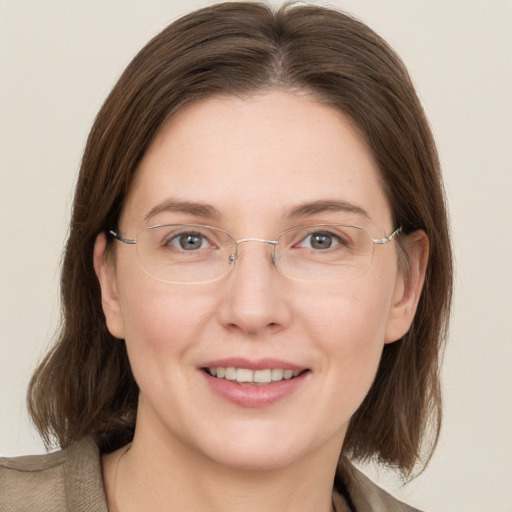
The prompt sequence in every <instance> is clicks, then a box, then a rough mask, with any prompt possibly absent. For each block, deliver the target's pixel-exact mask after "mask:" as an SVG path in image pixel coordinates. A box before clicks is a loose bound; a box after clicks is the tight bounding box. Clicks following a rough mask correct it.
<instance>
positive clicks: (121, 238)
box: [109, 229, 137, 245]
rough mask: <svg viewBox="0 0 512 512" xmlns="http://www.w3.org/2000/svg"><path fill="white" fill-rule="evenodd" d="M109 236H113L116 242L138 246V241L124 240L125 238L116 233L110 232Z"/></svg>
mask: <svg viewBox="0 0 512 512" xmlns="http://www.w3.org/2000/svg"><path fill="white" fill-rule="evenodd" d="M109 234H111V235H112V236H113V237H114V238H115V239H116V240H118V241H119V242H122V243H123V244H132V245H133V244H136V243H137V240H134V239H133V238H124V237H123V236H121V235H119V234H118V233H116V232H115V231H112V230H111V229H110V230H109Z"/></svg>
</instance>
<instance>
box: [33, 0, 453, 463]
mask: <svg viewBox="0 0 512 512" xmlns="http://www.w3.org/2000/svg"><path fill="white" fill-rule="evenodd" d="M269 88H286V89H288V90H290V89H292V90H303V91H309V92H312V93H313V94H314V95H315V96H316V97H317V98H318V99H319V101H322V102H324V103H327V104H329V105H331V106H333V107H334V108H337V109H339V110H340V111H342V112H344V113H345V114H346V115H348V116H350V117H351V118H352V120H353V121H354V122H355V123H356V125H357V126H358V127H359V129H360V131H361V133H362V134H363V136H364V137H365V138H366V140H367V143H368V144H369V147H370V148H371V150H372V151H373V153H374V155H375V158H376V160H377V162H378V165H379V167H380V171H381V176H382V181H383V184H384V187H385V190H386V193H387V195H388V199H389V203H390V205H391V209H392V213H393V216H394V221H395V223H396V225H397V226H402V227H403V231H404V232H405V233H411V232H413V231H416V230H419V229H422V230H424V231H425V232H426V234H427V236H428V238H429V242H430V254H429V264H428V268H427V275H426V282H425V286H424V290H423V293H422V295H421V299H420V303H419V306H418V311H417V314H416V316H415V319H414V321H413V324H412V326H411V328H410V330H409V332H408V334H406V335H405V336H404V337H403V338H402V339H401V340H400V341H398V342H396V343H391V344H388V345H386V346H385V348H384V352H383V355H382V360H381V363H380V367H379V370H378V374H377V377H376V379H375V382H374V384H373V387H372V388H371V390H370V392H369V394H368V395H367V397H366V398H365V400H364V402H363V403H362V405H361V406H360V408H359V409H358V411H357V412H356V413H355V415H354V416H353V418H352V420H351V424H350V427H349V430H348V433H347V436H346V440H345V443H344V446H343V454H344V455H347V456H349V457H352V458H355V459H363V460H364V459H369V458H377V459H378V460H379V461H380V462H382V463H385V464H388V465H390V466H392V467H395V468H398V469H400V470H401V471H402V472H403V473H408V472H410V471H411V470H412V468H413V467H414V465H415V463H416V462H417V461H418V460H419V458H420V455H421V454H422V453H423V452H422V451H421V449H422V447H423V448H425V446H424V444H422V440H423V437H424V434H425V432H426V431H427V430H429V428H428V427H431V428H430V431H431V434H432V435H431V436H430V444H429V445H428V446H426V451H425V453H426V455H427V457H428V456H429V455H430V454H431V450H432V449H433V447H434V445H435V443H436V440H437V435H438V432H439V426H440V419H441V399H440V387H439V375H438V373H439V360H440V354H441V351H442V346H443V343H444V338H445V335H446V328H447V324H448V316H449V307H450V300H451V290H452V259H451V248H450V239H449V232H448V224H447V215H446V209H445V201H444V192H443V186H442V180H441V174H440V169H439V162H438V157H437V153H436V149H435V145H434V141H433V138H432V134H431V131H430V129H429V126H428V122H427V120H426V118H425V115H424V112H423V109H422V107H421V104H420V102H419V100H418V98H417V96H416V94H415V92H414V88H413V86H412V83H411V80H410V78H409V76H408V73H407V71H406V69H405V67H404V65H403V64H402V62H401V61H400V59H399V57H398V56H397V55H396V54H395V53H394V52H393V50H392V49H390V48H389V46H388V45H387V44H386V43H385V42H384V41H383V40H382V39H381V38H380V37H379V36H377V35H376V34H375V33H374V32H373V31H372V30H371V29H369V28H368V27H367V26H366V25H364V24H363V23H361V22H359V21H357V20H356V19H354V18H352V17H350V16H348V15H346V14H343V13H341V12H338V11H335V10H330V9H326V8H322V7H315V6H304V5H300V6H293V5H285V6H284V7H281V8H279V9H278V10H276V11H275V12H274V11H273V10H272V9H271V8H270V7H268V6H266V5H265V4H261V3H245V2H233V3H224V4H217V5H214V6H211V7H208V8H204V9H201V10H198V11H196V12H193V13H191V14H189V15H187V16H184V17H182V18H180V19H179V20H177V21H176V22H174V23H173V24H171V25H170V26H169V27H168V28H166V29H165V30H163V31H162V32H161V33H160V34H159V35H157V36H156V37H155V38H154V39H152V40H151V41H150V42H149V43H148V44H147V45H146V46H145V47H144V48H143V49H142V50H141V51H140V52H139V54H138V55H137V56H136V57H135V58H134V59H133V61H132V62H131V64H130V65H129V66H128V67H127V69H126V70H125V72H124V73H123V75H122V76H121V78H120V79H119V81H118V82H117V84H116V85H115V87H114V89H113V90H112V92H111V93H110V95H109V96H108V98H107V99H106V101H105V103H104V105H103V107H102V108H101V110H100V112H99V114H98V116H97V118H96V120H95V122H94V125H93V127H92V130H91V133H90V135H89V138H88V141H87V145H86V148H85V152H84V156H83V161H82V166H81V170H80V176H79V178H78V183H77V186H76V193H75V200H74V207H73V215H72V221H71V227H70V232H69V238H68V241H67V246H66V252H65V258H64V262H63V269H62V282H61V284H62V305H63V323H62V328H61V332H60V335H59V339H58V341H57V343H56V344H55V346H54V347H53V349H52V350H51V352H50V353H49V354H48V355H47V356H46V357H45V359H44V360H43V361H42V363H41V364H40V366H39V368H38V369H37V371H36V372H35V374H34V376H33V378H32V381H31V384H30V388H29V409H30V413H31V415H32V418H33V421H34V422H35V424H36V426H37V428H38V429H39V431H40V432H41V434H42V436H43V439H44V440H45V442H46V443H47V444H50V443H51V441H52V439H56V440H57V441H58V442H59V444H60V445H61V446H62V447H65V446H68V445H69V444H71V443H73V442H75V441H78V440H79V439H81V438H82V437H84V436H87V435H89V434H95V435H96V436H97V438H98V440H99V444H100V448H101V449H102V450H104V451H108V450H113V449H115V448H116V447H119V446H121V445H123V444H124V443H126V442H128V441H129V440H130V439H131V437H132V436H133V430H134V424H135V417H136V411H137V400H138V388H137V384H136V382H135V381H134V378H133V376H132V373H131V370H130V365H129V361H128V357H127V354H126V349H125V345H124V343H123V342H122V341H121V340H116V339H115V338H113V337H112V336H111V335H110V333H109V332H108V330H107V327H106V324H105V318H104V315H103V311H102V307H101V300H100V289H99V284H98V281H97V278H96V275H95V272H94V269H93V256H92V254H93V246H94V242H95V239H96V236H97V235H98V234H99V233H101V232H103V231H105V230H108V229H112V228H114V227H116V225H117V222H118V219H119V216H120V213H121V210H122V208H123V203H124V200H125V198H126V196H127V193H128V191H129V189H130V185H131V182H132V179H133V176H134V173H135V172H136V170H137V166H138V164H139V162H140V161H141V159H142V157H143V155H144V153H145V151H146V150H147V148H148V146H149V145H150V144H151V142H152V140H153V139H154V137H155V135H156V133H157V132H158V131H159V129H161V127H162V125H163V124H164V123H165V122H166V121H167V120H168V119H169V118H170V117H171V116H172V115H173V114H175V113H176V112H177V111H178V110H179V109H180V108H182V107H183V106H184V105H185V104H188V103H190V102H191V101H196V100H198V99H201V98H204V97H207V96H211V95H214V94H220V93H224V94H226V93H227V94H238V95H244V94H250V93H252V92H255V91H258V90H264V89H269ZM342 460H343V458H341V459H340V461H342ZM426 460H428V459H426Z"/></svg>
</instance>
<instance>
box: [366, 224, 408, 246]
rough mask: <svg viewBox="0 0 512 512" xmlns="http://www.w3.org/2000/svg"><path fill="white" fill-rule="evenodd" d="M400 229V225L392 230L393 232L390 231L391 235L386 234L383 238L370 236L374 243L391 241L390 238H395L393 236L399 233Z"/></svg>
mask: <svg viewBox="0 0 512 512" xmlns="http://www.w3.org/2000/svg"><path fill="white" fill-rule="evenodd" d="M401 231H402V226H400V227H399V228H398V229H396V230H395V231H393V233H391V235H389V236H386V237H384V238H377V239H375V238H372V241H373V243H374V244H387V243H388V242H391V240H393V238H395V236H397V235H398V233H400V232H401Z"/></svg>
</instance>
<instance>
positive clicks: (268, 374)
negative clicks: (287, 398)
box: [208, 366, 301, 384]
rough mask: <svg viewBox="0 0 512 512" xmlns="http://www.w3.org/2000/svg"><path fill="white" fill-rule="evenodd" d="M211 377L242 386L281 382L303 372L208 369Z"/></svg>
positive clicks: (279, 369)
mask: <svg viewBox="0 0 512 512" xmlns="http://www.w3.org/2000/svg"><path fill="white" fill-rule="evenodd" d="M208 370H209V372H210V375H213V376H214V377H217V378H218V379H226V380H234V381H236V382H239V383H240V384H244V383H254V384H269V383H270V382H279V381H280V380H283V379H284V380H289V379H291V378H292V377H297V376H298V375H300V373H301V370H282V369H281V368H272V369H270V368H269V369H265V370H249V369H248V368H233V367H229V368H222V367H220V366H219V367H217V368H208Z"/></svg>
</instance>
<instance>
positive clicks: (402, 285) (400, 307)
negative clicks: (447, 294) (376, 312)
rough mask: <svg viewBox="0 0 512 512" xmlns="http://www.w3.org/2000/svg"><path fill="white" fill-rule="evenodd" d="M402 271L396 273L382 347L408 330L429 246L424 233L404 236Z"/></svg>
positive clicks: (417, 297) (425, 266)
mask: <svg viewBox="0 0 512 512" xmlns="http://www.w3.org/2000/svg"><path fill="white" fill-rule="evenodd" d="M404 246H405V247H404V252H405V254H404V257H405V258H406V260H407V263H406V265H405V267H406V268H405V269H403V270H401V271H400V272H399V276H398V279H397V283H396V287H395V293H394V297H393V304H392V307H391V311H390V313H389V316H388V322H387V326H386V338H385V342H386V343H392V342H393V341H397V340H399V339H400V338H402V337H403V336H404V335H405V334H407V332H408V331H409V328H410V327H411V324H412V321H413V319H414V315H415V314H416V309H417V307H418V302H419V300H420V295H421V290H422V289H423V283H424V282H425V273H426V271H427V263H428V251H429V243H428V237H427V235H426V234H425V232H424V231H415V232H414V233H411V234H410V235H406V240H405V243H404Z"/></svg>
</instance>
